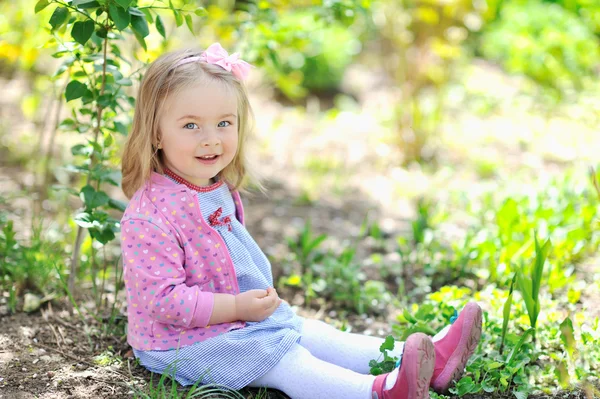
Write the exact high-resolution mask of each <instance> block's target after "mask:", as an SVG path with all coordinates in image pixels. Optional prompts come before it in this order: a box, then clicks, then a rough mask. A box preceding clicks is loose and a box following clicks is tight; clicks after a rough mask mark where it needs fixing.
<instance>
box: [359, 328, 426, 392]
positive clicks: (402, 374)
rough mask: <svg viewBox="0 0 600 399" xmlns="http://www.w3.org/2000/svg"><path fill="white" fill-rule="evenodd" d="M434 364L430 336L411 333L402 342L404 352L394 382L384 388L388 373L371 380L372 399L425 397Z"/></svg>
mask: <svg viewBox="0 0 600 399" xmlns="http://www.w3.org/2000/svg"><path fill="white" fill-rule="evenodd" d="M434 366H435V349H434V347H433V343H432V342H431V338H430V337H428V336H427V335H425V334H422V333H415V334H412V335H411V336H410V337H408V339H407V340H406V342H405V343H404V352H403V354H402V360H401V362H400V370H399V371H398V377H397V379H396V383H395V384H394V386H393V387H391V388H390V389H387V390H386V389H385V380H386V378H387V377H388V375H389V374H390V373H387V374H382V375H378V376H377V377H376V378H375V382H373V389H372V394H371V395H372V396H371V397H372V399H426V398H429V384H430V382H431V376H432V375H433V368H434Z"/></svg>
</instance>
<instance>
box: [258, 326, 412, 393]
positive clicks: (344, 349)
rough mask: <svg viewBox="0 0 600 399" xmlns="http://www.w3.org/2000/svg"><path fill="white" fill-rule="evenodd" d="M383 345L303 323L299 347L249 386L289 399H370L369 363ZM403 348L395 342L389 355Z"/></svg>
mask: <svg viewBox="0 0 600 399" xmlns="http://www.w3.org/2000/svg"><path fill="white" fill-rule="evenodd" d="M382 343H383V339H381V338H377V337H370V336H367V335H360V334H351V333H347V332H342V331H339V330H337V329H335V328H334V327H332V326H330V325H328V324H326V323H323V322H322V321H318V320H310V319H306V320H305V321H304V327H303V329H302V338H301V339H300V343H299V344H296V345H294V346H293V347H292V348H291V349H290V350H289V351H288V353H286V354H285V356H284V357H283V358H282V359H281V360H280V361H279V363H277V364H276V365H275V366H274V367H273V368H272V369H271V370H269V372H267V373H266V374H265V375H263V376H262V377H260V378H258V379H256V380H254V381H253V382H252V383H250V386H251V387H268V388H275V389H279V390H280V391H283V392H285V393H286V394H287V395H288V396H290V397H291V398H292V399H304V398H307V399H316V398H328V399H334V398H344V399H370V398H371V388H372V386H373V381H374V380H375V377H374V376H372V375H368V373H369V361H370V360H371V359H378V358H379V356H380V354H381V353H380V352H379V347H380V346H381V344H382ZM403 347H404V345H403V344H402V343H399V342H397V343H396V345H395V347H394V350H393V351H392V353H391V355H392V356H397V357H400V356H401V354H402V349H403Z"/></svg>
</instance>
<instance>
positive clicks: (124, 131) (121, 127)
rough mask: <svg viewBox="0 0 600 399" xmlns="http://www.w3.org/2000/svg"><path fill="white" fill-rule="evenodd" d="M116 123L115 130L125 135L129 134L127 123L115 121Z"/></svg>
mask: <svg viewBox="0 0 600 399" xmlns="http://www.w3.org/2000/svg"><path fill="white" fill-rule="evenodd" d="M114 125H115V128H114V130H115V131H117V132H119V133H121V134H122V135H123V136H127V132H128V129H127V126H125V124H123V123H121V122H115V123H114Z"/></svg>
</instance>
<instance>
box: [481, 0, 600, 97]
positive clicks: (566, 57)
mask: <svg viewBox="0 0 600 399" xmlns="http://www.w3.org/2000/svg"><path fill="white" fill-rule="evenodd" d="M598 44H599V38H598V37H597V36H595V35H594V33H593V31H592V30H590V28H589V27H588V26H586V23H585V21H584V20H583V19H581V18H578V16H577V15H576V14H574V13H572V12H569V11H567V10H565V9H564V8H562V7H559V6H558V5H556V4H548V3H542V2H540V1H527V2H525V1H520V0H512V1H508V2H505V5H503V6H502V9H501V12H500V18H499V20H498V21H497V22H495V23H492V24H491V25H490V26H488V27H487V29H486V31H485V33H484V34H483V36H482V38H481V49H482V52H483V54H484V55H485V56H486V57H487V58H490V59H493V60H496V61H499V62H501V63H502V64H503V66H504V67H505V68H506V69H507V70H508V71H509V72H514V73H521V74H524V75H526V76H528V77H529V78H531V79H532V80H534V81H535V82H536V83H537V84H539V85H540V86H541V87H543V88H546V89H549V90H550V91H551V92H552V94H554V95H555V96H557V97H558V98H560V97H562V96H564V95H565V94H566V93H568V92H569V91H570V90H573V89H575V90H580V89H583V88H584V86H585V81H586V80H585V79H586V78H592V77H593V76H594V73H595V72H594V70H595V69H594V68H595V67H596V65H598V63H599V62H600V51H598Z"/></svg>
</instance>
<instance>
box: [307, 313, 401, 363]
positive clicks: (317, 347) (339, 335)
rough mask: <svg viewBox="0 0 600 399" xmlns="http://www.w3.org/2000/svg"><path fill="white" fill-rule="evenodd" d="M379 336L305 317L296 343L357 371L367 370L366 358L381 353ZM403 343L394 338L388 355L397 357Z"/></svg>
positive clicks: (328, 359)
mask: <svg viewBox="0 0 600 399" xmlns="http://www.w3.org/2000/svg"><path fill="white" fill-rule="evenodd" d="M383 341H384V340H383V339H382V338H378V337H370V336H368V335H361V334H352V333H347V332H343V331H340V330H338V329H336V328H334V327H332V326H330V325H328V324H326V323H324V322H322V321H319V320H313V319H305V320H304V327H303V328H302V338H301V340H300V345H302V346H303V347H305V348H306V349H308V350H309V351H310V353H311V354H313V355H314V356H316V357H317V358H319V359H321V360H324V361H326V362H328V363H333V364H336V365H338V366H341V367H344V368H347V369H350V370H352V371H355V372H357V373H360V374H368V373H369V369H370V367H369V361H370V360H371V359H378V358H379V356H380V355H381V352H380V351H379V347H380V346H381V344H382V343H383ZM403 348H404V343H401V342H396V344H395V345H394V350H393V351H391V353H390V355H391V356H396V357H398V358H401V356H402V351H403Z"/></svg>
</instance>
